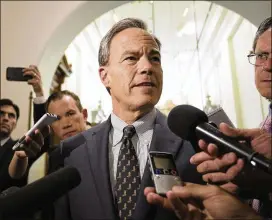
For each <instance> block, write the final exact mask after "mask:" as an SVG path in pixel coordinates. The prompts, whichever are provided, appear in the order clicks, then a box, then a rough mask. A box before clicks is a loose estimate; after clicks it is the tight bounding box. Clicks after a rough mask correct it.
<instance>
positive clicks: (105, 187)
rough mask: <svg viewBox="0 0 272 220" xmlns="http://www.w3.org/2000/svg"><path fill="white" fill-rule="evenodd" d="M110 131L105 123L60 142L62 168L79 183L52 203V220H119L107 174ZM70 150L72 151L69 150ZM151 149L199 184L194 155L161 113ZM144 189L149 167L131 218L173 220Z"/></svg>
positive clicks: (172, 215) (148, 178)
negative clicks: (151, 201) (72, 172)
mask: <svg viewBox="0 0 272 220" xmlns="http://www.w3.org/2000/svg"><path fill="white" fill-rule="evenodd" d="M110 129H111V123H110V120H108V121H106V122H104V123H102V124H100V125H97V126H95V127H93V128H91V129H89V130H87V131H84V132H83V133H80V134H78V135H76V136H74V137H72V138H69V139H67V140H65V141H64V142H63V143H62V145H61V148H60V150H61V151H62V153H63V154H67V152H68V154H67V155H65V156H67V157H66V158H65V159H64V166H68V165H70V166H74V167H76V168H77V169H78V171H79V172H80V175H81V179H82V180H81V183H80V185H79V186H77V187H76V188H74V189H73V190H71V191H70V192H69V193H68V194H67V195H66V196H64V197H62V198H61V199H59V200H58V201H57V202H56V203H55V219H57V220H63V219H67V220H68V219H73V220H83V219H84V220H87V219H88V220H90V219H93V220H94V219H96V220H97V219H103V220H104V219H118V218H117V217H116V216H117V215H116V209H115V206H114V199H113V193H112V188H111V182H110V175H109V160H108V158H109V154H108V148H109V147H108V140H109V132H110ZM75 146H78V147H77V148H75ZM73 148H75V149H74V150H73V151H71V149H73ZM67 149H68V150H67ZM150 150H156V151H164V152H170V153H172V154H173V155H174V156H175V160H176V165H177V169H178V171H179V173H180V174H181V178H182V180H184V181H189V182H195V183H202V178H201V175H200V174H198V173H197V171H196V167H195V166H193V165H191V164H190V163H189V159H190V157H191V156H192V155H193V154H194V153H195V151H194V149H193V147H192V145H191V144H190V143H189V142H187V141H184V140H182V139H181V138H179V137H177V136H176V135H174V134H173V133H172V132H171V131H170V130H169V128H168V126H167V123H166V117H165V116H164V115H162V114H161V113H160V112H158V114H157V118H156V120H155V127H154V133H153V138H152V143H151V146H150ZM70 151H71V153H70V154H69V152H70ZM147 186H154V185H153V182H152V179H151V175H150V170H149V167H148V166H146V168H145V172H144V175H143V178H142V183H141V189H140V194H139V197H138V201H137V205H136V210H135V212H134V215H133V219H137V220H141V219H146V220H152V219H156V220H159V219H161V220H166V219H171V220H172V219H176V217H175V215H174V213H171V212H169V211H167V210H164V209H162V208H160V207H157V206H153V205H150V204H148V203H147V201H146V197H145V196H144V194H143V191H144V188H145V187H147Z"/></svg>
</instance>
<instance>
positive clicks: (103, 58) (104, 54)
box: [98, 18, 161, 66]
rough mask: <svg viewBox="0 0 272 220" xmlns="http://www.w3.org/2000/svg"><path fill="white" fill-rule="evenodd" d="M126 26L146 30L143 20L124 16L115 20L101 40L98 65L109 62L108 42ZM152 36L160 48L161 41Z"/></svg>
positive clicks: (126, 27)
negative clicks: (119, 19)
mask: <svg viewBox="0 0 272 220" xmlns="http://www.w3.org/2000/svg"><path fill="white" fill-rule="evenodd" d="M128 28H140V29H143V30H145V31H147V25H146V24H145V22H144V21H143V20H141V19H138V18H125V19H122V20H121V21H119V22H117V23H116V24H115V25H113V27H112V28H111V29H110V30H109V31H108V32H107V34H106V35H105V36H104V37H103V38H102V40H101V43H100V46H99V52H98V63H99V66H105V65H107V64H108V62H109V58H110V44H111V41H112V39H113V37H114V36H115V35H116V34H118V33H120V32H121V31H123V30H125V29H128ZM152 36H153V35H152ZM153 37H154V40H155V41H156V43H157V44H158V47H159V49H161V42H160V41H159V39H158V38H156V37H155V36H153Z"/></svg>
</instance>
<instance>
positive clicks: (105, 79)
mask: <svg viewBox="0 0 272 220" xmlns="http://www.w3.org/2000/svg"><path fill="white" fill-rule="evenodd" d="M98 71H99V76H100V80H101V82H102V83H103V85H104V86H105V87H106V88H109V89H110V77H109V75H108V68H107V67H106V66H100V67H99V69H98Z"/></svg>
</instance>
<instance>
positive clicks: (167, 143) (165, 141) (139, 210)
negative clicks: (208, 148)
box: [133, 112, 182, 219]
mask: <svg viewBox="0 0 272 220" xmlns="http://www.w3.org/2000/svg"><path fill="white" fill-rule="evenodd" d="M157 114H158V115H157V118H156V121H155V126H154V132H153V137H152V141H151V145H150V151H161V152H169V153H171V154H173V155H174V156H175V155H176V154H177V153H178V151H179V150H180V148H181V144H182V140H181V139H180V138H178V137H177V136H175V135H174V134H173V133H172V132H170V130H169V129H168V128H167V125H166V123H165V121H166V118H165V116H164V115H162V114H161V113H160V112H157ZM147 186H152V187H154V183H153V181H152V179H151V172H150V168H149V162H148V161H147V163H146V167H145V171H144V175H143V178H142V183H141V188H140V194H139V198H138V201H137V205H136V210H135V212H134V215H133V219H153V218H154V215H155V214H156V211H155V210H156V208H157V207H156V206H153V205H150V204H149V203H148V202H147V201H146V197H145V195H144V189H145V188H146V187H147Z"/></svg>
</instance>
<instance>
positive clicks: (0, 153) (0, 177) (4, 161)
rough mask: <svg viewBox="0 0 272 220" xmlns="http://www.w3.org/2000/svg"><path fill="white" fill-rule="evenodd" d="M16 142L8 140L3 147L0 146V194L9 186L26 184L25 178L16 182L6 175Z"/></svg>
mask: <svg viewBox="0 0 272 220" xmlns="http://www.w3.org/2000/svg"><path fill="white" fill-rule="evenodd" d="M16 142H17V141H14V140H12V139H11V138H10V139H9V140H8V141H7V142H6V143H5V144H4V145H3V146H0V192H1V191H3V190H5V189H7V188H9V187H11V186H18V187H21V186H24V185H25V184H26V182H27V178H26V176H24V177H23V178H21V179H19V180H16V179H12V178H11V177H10V176H9V174H8V167H9V164H10V161H11V159H12V157H13V154H14V151H13V150H12V147H13V146H14V144H15V143H16Z"/></svg>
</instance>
